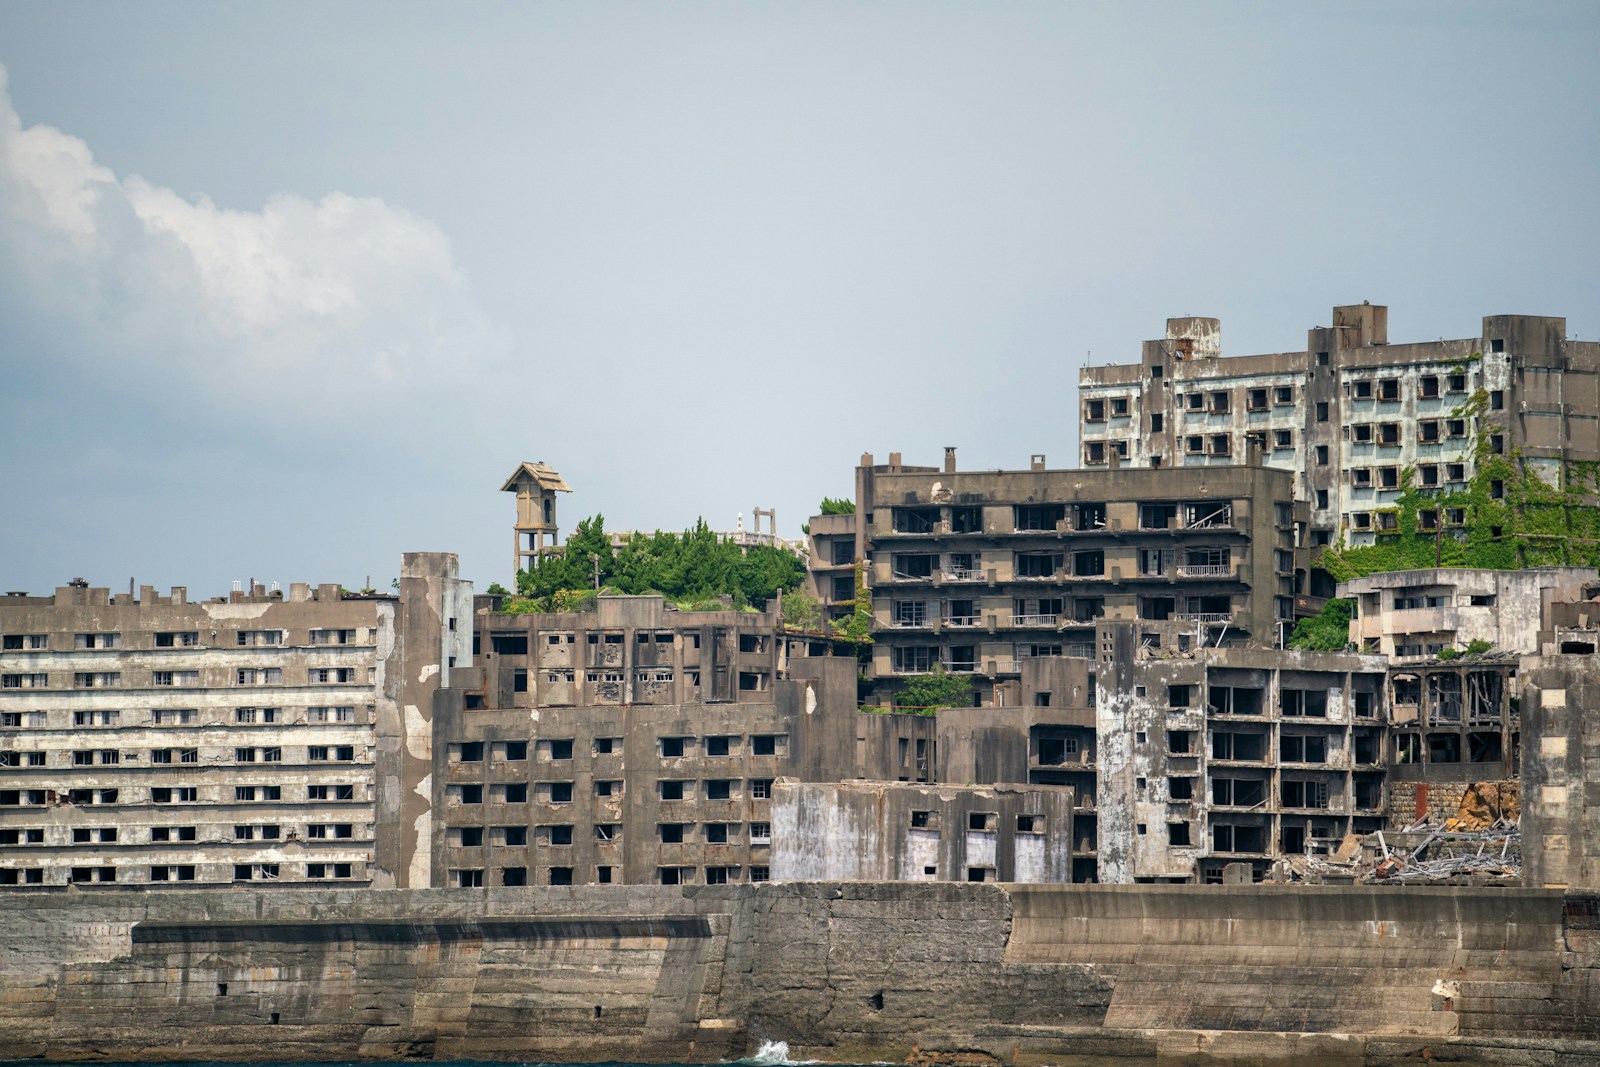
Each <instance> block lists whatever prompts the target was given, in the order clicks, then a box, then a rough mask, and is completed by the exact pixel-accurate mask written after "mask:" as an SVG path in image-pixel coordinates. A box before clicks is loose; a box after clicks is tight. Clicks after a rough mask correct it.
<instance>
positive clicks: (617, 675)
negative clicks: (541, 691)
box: [468, 578, 855, 707]
mask: <svg viewBox="0 0 1600 1067" xmlns="http://www.w3.org/2000/svg"><path fill="white" fill-rule="evenodd" d="M844 580H845V581H847V582H848V581H850V579H848V578H846V579H844ZM854 595H855V591H854V587H853V586H852V588H851V592H850V596H852V597H853V596H854ZM845 599H849V597H846V598H845ZM542 673H543V675H544V682H545V684H546V685H572V684H573V683H574V682H576V681H577V677H578V675H577V671H576V670H574V669H573V668H570V667H554V668H544V669H543V671H542ZM683 676H684V681H686V682H687V683H688V684H689V685H690V686H691V687H697V686H699V684H700V672H699V671H698V670H695V669H689V670H685V671H684V672H683ZM672 679H673V672H672V669H671V668H661V667H644V668H639V669H636V670H635V671H634V672H633V680H634V682H635V684H638V685H645V684H649V683H660V682H671V681H672ZM622 680H623V674H622V672H621V671H604V670H595V671H586V672H584V681H586V682H588V683H589V684H590V685H601V686H620V685H621V684H622ZM770 682H771V675H770V674H768V673H767V672H766V671H740V672H739V689H740V690H741V691H744V692H759V691H762V690H765V689H767V688H768V686H769V683H770ZM511 689H512V692H515V693H526V692H527V691H528V671H527V670H526V669H525V668H520V667H519V668H515V669H513V670H512V672H511ZM603 695H604V694H603V693H602V696H603ZM468 706H469V707H470V706H472V705H470V704H469V705H468Z"/></svg>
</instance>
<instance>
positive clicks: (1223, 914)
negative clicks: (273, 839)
mask: <svg viewBox="0 0 1600 1067" xmlns="http://www.w3.org/2000/svg"><path fill="white" fill-rule="evenodd" d="M1597 905H1600V899H1597V898H1596V897H1595V896H1593V895H1592V894H1590V895H1566V896H1564V895H1563V894H1562V893H1560V892H1556V891H1542V890H1502V891H1496V892H1482V891H1476V892H1474V891H1472V890H1465V889H1433V888H1427V887H1413V888H1408V889H1399V890H1397V889H1369V888H1321V889H1319V888H1317V887H1309V888H1306V887H1302V888H1296V889H1287V888H1282V887H1229V888H1216V889H1192V888H1186V887H1185V888H1181V887H1169V886H1031V887H1024V886H999V885H954V884H940V885H926V884H921V885H913V884H897V885H889V884H867V883H842V884H841V883H834V884H829V883H788V884H778V883H769V884H765V885H759V886H711V887H694V888H690V889H684V888H681V887H648V886H634V887H621V886H611V887H593V888H587V889H521V890H518V889H509V890H493V891H490V892H486V893H471V894H467V893H451V892H445V891H393V892H361V893H354V892H346V893H336V892H326V891H302V892H295V893H285V892H270V893H269V892H253V891H249V890H235V891H231V892H227V893H215V892H212V893H197V894H136V893H135V894H129V893H102V894H72V893H66V892H62V891H59V890H57V891H50V890H36V891H25V892H21V893H15V894H7V895H4V896H3V897H0V925H3V926H4V927H5V929H6V930H7V931H8V932H9V943H8V949H9V951H7V952H6V953H5V954H3V955H0V1048H4V1049H5V1050H7V1052H9V1053H10V1054H11V1055H12V1056H18V1057H48V1058H51V1059H57V1060H84V1059H90V1058H112V1059H117V1060H122V1061H129V1060H143V1061H158V1062H159V1061H168V1060H223V1061H238V1060H265V1059H272V1060H279V1061H282V1060H297V1059H307V1060H312V1059H315V1060H321V1059H385V1060H396V1059H416V1060H421V1059H430V1060H466V1059H475V1060H517V1061H524V1062H533V1061H542V1062H562V1061H569V1062H570V1061H578V1062H593V1061H596V1060H613V1061H624V1062H635V1063H660V1062H673V1061H679V1062H691V1063H707V1062H716V1061H718V1060H731V1059H733V1058H736V1057H738V1056H742V1055H747V1054H749V1053H750V1052H752V1051H754V1049H755V1048H756V1046H757V1045H758V1044H759V1043H760V1042H761V1041H763V1040H767V1039H780V1040H786V1041H788V1042H789V1047H790V1054H791V1055H792V1056H794V1057H796V1058H811V1057H825V1058H827V1059H829V1060H832V1061H836V1062H844V1063H869V1062H875V1061H877V1062H916V1063H971V1064H1002V1063H1007V1064H1019V1065H1042V1064H1064V1063H1081V1062H1108V1061H1109V1062H1117V1063H1123V1062H1129V1063H1146V1064H1157V1063H1159V1064H1172V1063H1186V1064H1210V1063H1215V1064H1238V1063H1240V1062H1248V1063H1253V1064H1291V1063H1292V1064H1305V1063H1331V1064H1340V1065H1350V1067H1356V1065H1373V1067H1376V1065H1379V1064H1395V1063H1409V1062H1428V1061H1435V1062H1453V1063H1463V1064H1474V1065H1489V1064H1494V1065H1501V1067H1503V1065H1505V1064H1508V1063H1525V1064H1561V1065H1578V1064H1592V1063H1596V1062H1600V1041H1597V1040H1596V1036H1595V1035H1596V1034H1597V1033H1600V994H1597V990H1600V982H1597V978H1600V932H1597V926H1600V922H1597V921H1596V915H1597V910H1596V909H1597Z"/></svg>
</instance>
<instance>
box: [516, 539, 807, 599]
mask: <svg viewBox="0 0 1600 1067" xmlns="http://www.w3.org/2000/svg"><path fill="white" fill-rule="evenodd" d="M804 578H805V564H804V563H802V562H801V561H800V560H799V559H798V558H796V557H795V556H794V555H793V554H791V553H789V552H785V551H784V550H782V549H779V548H772V547H770V546H768V545H752V546H750V547H748V548H743V549H741V548H740V547H739V546H738V545H736V544H733V543H732V542H730V541H723V540H721V539H719V538H718V537H717V535H716V534H715V533H713V532H712V531H711V528H710V527H708V526H707V525H706V522H705V520H704V519H700V520H699V521H697V522H696V523H695V526H694V529H692V530H685V531H684V532H683V533H682V534H674V533H662V532H661V531H659V530H658V531H656V532H655V533H653V534H634V535H633V536H632V537H629V538H628V539H627V540H626V541H625V542H623V543H622V544H621V545H620V546H618V547H616V548H613V547H612V544H611V538H610V537H608V536H607V535H606V532H605V517H604V516H603V515H595V516H593V517H591V518H587V519H584V520H583V521H582V522H580V523H578V525H577V527H576V529H574V530H573V532H572V534H571V536H569V537H568V538H567V543H566V544H565V545H564V546H562V549H561V551H559V552H552V553H550V554H549V555H547V556H544V557H543V558H541V559H539V560H538V561H537V562H536V563H535V564H534V565H533V567H532V568H530V569H529V570H525V571H519V572H518V573H517V593H518V597H517V599H515V600H512V601H510V602H509V603H508V604H507V605H506V606H505V608H504V610H506V611H508V612H529V611H582V610H585V609H586V608H587V607H589V606H592V605H593V602H594V596H595V593H596V591H597V590H598V591H599V592H604V593H617V594H623V595H635V594H641V593H660V594H661V595H662V596H664V597H666V598H667V600H668V601H669V602H670V603H672V604H673V605H674V606H675V607H678V608H679V609H680V610H685V611H707V610H728V609H730V608H733V609H745V608H754V609H756V610H759V609H761V608H764V607H765V606H766V603H767V601H768V600H770V599H772V598H773V597H775V596H778V595H779V594H780V593H783V592H785V591H787V590H791V589H794V588H795V587H796V586H798V585H799V584H800V583H801V581H802V580H803V579H804Z"/></svg>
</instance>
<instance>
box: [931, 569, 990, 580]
mask: <svg viewBox="0 0 1600 1067" xmlns="http://www.w3.org/2000/svg"><path fill="white" fill-rule="evenodd" d="M940 574H941V575H942V576H943V578H944V580H945V581H947V582H981V581H983V572H982V571H980V570H979V569H978V568H976V567H946V568H945V569H944V570H943V571H941V572H940Z"/></svg>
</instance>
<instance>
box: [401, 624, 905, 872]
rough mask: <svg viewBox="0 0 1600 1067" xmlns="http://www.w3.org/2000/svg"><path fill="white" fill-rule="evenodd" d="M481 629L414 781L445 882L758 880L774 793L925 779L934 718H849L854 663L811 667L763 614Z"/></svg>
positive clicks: (798, 646) (765, 864)
mask: <svg viewBox="0 0 1600 1067" xmlns="http://www.w3.org/2000/svg"><path fill="white" fill-rule="evenodd" d="M475 622H476V630H475V632H476V639H475V641H476V644H477V647H478V650H479V656H478V659H477V661H476V664H475V666H474V667H473V668H472V669H471V672H457V676H456V684H455V686H454V687H453V688H451V689H448V690H441V691H440V693H439V695H438V699H437V702H436V706H435V713H434V714H435V719H434V724H435V743H434V749H433V768H432V773H431V776H430V777H429V778H427V779H425V780H424V781H425V782H426V783H429V784H430V785H431V792H432V804H433V813H434V814H433V835H434V838H433V842H432V848H433V854H434V855H433V871H434V874H433V884H435V885H437V886H462V887H478V886H500V885H566V884H588V883H601V884H604V883H660V884H669V885H671V884H723V883H733V882H750V881H764V880H766V879H768V878H769V877H771V875H772V860H771V855H772V848H773V846H774V843H775V834H776V833H777V830H776V829H775V827H774V823H773V814H772V798H773V795H774V789H775V787H776V786H777V784H778V783H779V782H780V781H782V780H785V779H793V780H798V781H826V782H836V781H839V780H841V779H853V778H870V779H875V780H880V781H896V780H900V781H922V782H926V781H930V780H931V767H932V764H933V759H934V753H933V746H934V721H933V720H932V719H931V718H926V717H919V716H913V715H892V714H869V713H861V712H859V711H858V710H857V706H856V700H855V689H856V661H855V659H854V658H853V657H852V658H834V657H829V656H820V657H813V656H811V655H809V654H808V653H810V652H811V651H814V650H815V651H821V650H820V649H814V648H813V646H814V645H815V644H816V642H815V641H813V640H812V639H809V638H789V637H786V636H785V635H783V634H782V632H781V631H780V630H779V626H778V618H777V614H776V610H775V605H774V606H773V607H770V608H769V610H768V611H766V612H741V611H732V610H730V611H714V612H679V611H674V610H671V609H669V608H668V607H667V606H666V604H665V602H664V601H663V599H662V598H661V597H659V596H636V597H612V596H602V597H599V598H597V600H596V604H595V607H594V610H592V611H588V612H578V613H569V614H534V615H504V614H497V613H494V612H493V611H485V612H483V613H481V614H479V615H478V616H477V617H476V620H475ZM824 644H826V643H825V642H824Z"/></svg>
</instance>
